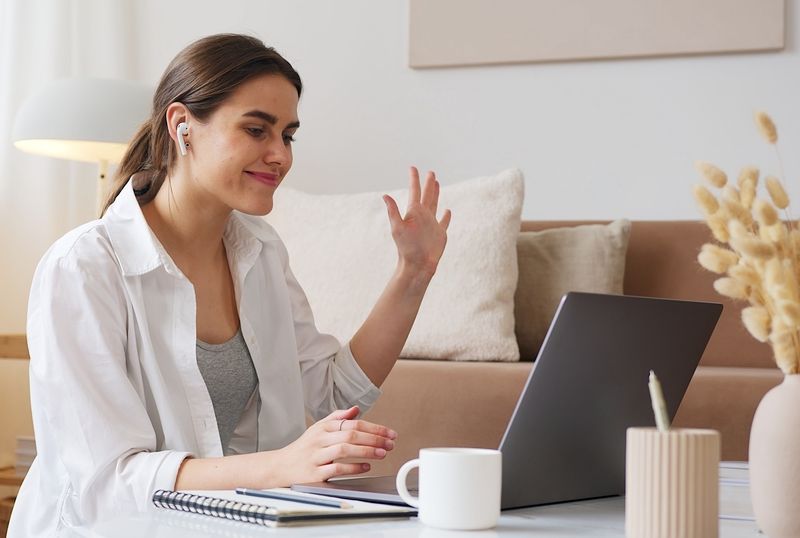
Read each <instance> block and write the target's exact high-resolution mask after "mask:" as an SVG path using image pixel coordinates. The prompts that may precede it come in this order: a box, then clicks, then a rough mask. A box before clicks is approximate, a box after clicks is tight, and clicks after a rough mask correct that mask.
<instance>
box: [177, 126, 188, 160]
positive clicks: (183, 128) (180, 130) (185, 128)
mask: <svg viewBox="0 0 800 538" xmlns="http://www.w3.org/2000/svg"><path fill="white" fill-rule="evenodd" d="M177 131H178V146H180V148H181V155H186V140H184V138H183V137H184V136H186V135H187V134H188V133H189V126H188V125H186V122H185V121H182V122H180V123H179V124H178V127H177Z"/></svg>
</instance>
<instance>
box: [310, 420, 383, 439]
mask: <svg viewBox="0 0 800 538" xmlns="http://www.w3.org/2000/svg"><path fill="white" fill-rule="evenodd" d="M325 426H326V427H325V430H326V431H329V432H333V431H351V430H356V431H360V432H365V433H371V434H373V435H379V436H381V437H386V438H388V439H397V432H396V431H394V430H392V429H391V428H387V427H386V426H381V425H380V424H374V423H372V422H367V421H366V420H356V419H349V420H345V421H344V422H342V420H331V421H328V422H326V425H325Z"/></svg>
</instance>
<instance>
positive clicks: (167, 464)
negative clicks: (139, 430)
mask: <svg viewBox="0 0 800 538" xmlns="http://www.w3.org/2000/svg"><path fill="white" fill-rule="evenodd" d="M193 456H194V455H193V454H192V453H191V452H179V451H177V450H170V451H168V452H167V455H166V456H165V457H164V459H163V460H161V465H159V466H158V471H156V477H155V480H154V481H153V491H151V492H150V495H151V496H152V494H153V493H155V492H156V491H157V490H159V489H165V490H169V491H171V490H174V489H175V481H176V480H177V479H178V469H180V467H181V464H182V463H183V460H185V459H186V458H191V457H193Z"/></svg>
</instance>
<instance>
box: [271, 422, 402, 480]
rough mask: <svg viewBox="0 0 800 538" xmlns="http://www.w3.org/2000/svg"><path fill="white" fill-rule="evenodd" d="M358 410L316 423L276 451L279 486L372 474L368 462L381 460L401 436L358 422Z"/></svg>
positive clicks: (391, 431)
mask: <svg viewBox="0 0 800 538" xmlns="http://www.w3.org/2000/svg"><path fill="white" fill-rule="evenodd" d="M357 416H358V407H351V408H350V409H346V410H340V411H334V412H333V413H331V414H330V415H328V416H327V417H325V418H323V419H322V420H320V421H318V422H316V423H314V424H313V425H312V426H311V427H310V428H308V429H307V430H306V431H305V433H304V434H303V435H301V436H300V437H299V438H298V439H297V440H296V441H294V442H293V443H291V444H289V445H287V446H286V447H284V448H282V449H280V450H278V451H276V456H277V459H278V461H279V466H278V469H276V470H277V471H278V472H279V473H280V474H281V477H280V479H279V482H280V483H282V485H284V486H287V485H290V484H298V483H303V482H321V481H323V480H328V479H329V478H333V477H334V476H340V475H353V474H361V473H365V472H367V471H369V469H370V465H369V463H366V462H364V461H359V462H352V461H348V462H343V461H341V460H344V459H347V460H354V459H355V460H380V459H383V458H384V457H385V456H386V453H387V452H388V451H389V450H392V449H393V448H394V440H395V439H397V433H396V432H394V431H393V430H390V429H389V428H387V427H385V426H381V425H379V424H373V423H371V422H367V421H364V420H358V419H356V417H357Z"/></svg>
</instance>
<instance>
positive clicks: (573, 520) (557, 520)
mask: <svg viewBox="0 0 800 538" xmlns="http://www.w3.org/2000/svg"><path fill="white" fill-rule="evenodd" d="M720 499H721V512H720V513H721V514H738V515H742V514H751V513H752V512H751V511H750V493H749V489H748V488H747V487H746V486H735V485H724V486H722V487H721V488H720ZM265 535H281V536H289V537H298V538H299V537H310V536H319V537H322V536H325V537H339V536H340V537H356V538H357V537H363V538H415V537H420V538H454V537H457V536H463V537H466V538H495V537H497V538H500V537H522V536H543V537H544V536H547V537H551V536H552V537H558V538H572V537H598V538H599V537H603V538H606V537H608V538H610V537H624V536H625V500H624V499H623V498H613V499H600V500H594V501H582V502H576V503H566V504H558V505H551V506H539V507H535V508H524V509H521V510H512V511H509V512H503V514H502V516H501V517H500V522H499V524H498V525H497V527H495V528H494V529H492V530H488V531H471V532H466V531H465V532H457V531H440V530H436V529H431V528H428V527H425V526H424V525H423V524H422V523H420V522H419V521H418V520H417V519H416V518H413V519H409V520H400V521H384V522H377V523H373V522H365V523H354V524H347V525H341V524H334V525H320V526H315V527H296V528H281V529H272V528H266V527H260V526H256V525H251V524H249V523H240V522H235V521H227V520H217V519H215V518H211V517H207V516H200V515H196V514H187V513H183V512H173V511H171V510H157V511H156V510H155V509H154V510H153V513H151V514H149V515H140V516H135V517H121V518H118V519H114V520H109V521H107V522H105V523H101V524H98V525H96V526H95V527H94V528H91V529H73V530H71V531H69V532H67V533H66V534H65V536H68V537H70V538H76V537H92V538H112V537H113V538H142V537H144V538H166V537H170V538H202V537H210V536H215V537H217V536H225V537H231V538H234V537H235V538H240V537H241V538H252V537H256V536H265ZM758 536H759V534H758V530H757V527H756V524H755V523H754V522H753V521H743V520H732V519H721V520H720V538H745V537H748V538H757V537H758ZM761 536H763V535H761Z"/></svg>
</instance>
